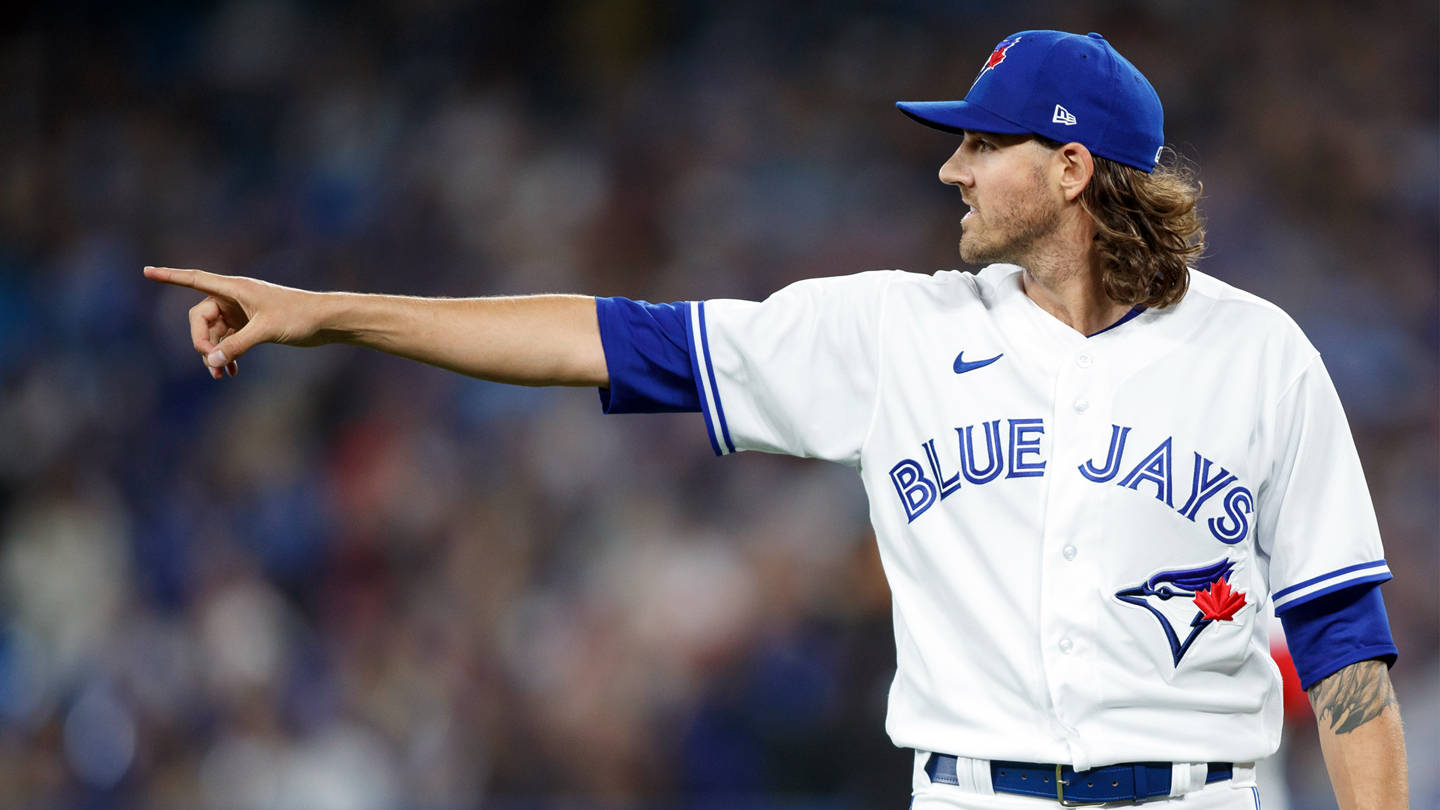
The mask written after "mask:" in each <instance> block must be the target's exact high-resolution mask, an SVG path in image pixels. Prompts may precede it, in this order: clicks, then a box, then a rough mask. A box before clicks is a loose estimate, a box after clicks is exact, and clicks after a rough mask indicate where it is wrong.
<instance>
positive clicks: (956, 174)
mask: <svg viewBox="0 0 1440 810" xmlns="http://www.w3.org/2000/svg"><path fill="white" fill-rule="evenodd" d="M963 152H964V147H963V146H962V147H961V148H959V149H956V150H955V154H953V155H951V156H950V159H949V160H947V161H945V162H944V163H943V164H941V166H940V182H942V183H944V184H945V185H947V186H968V185H970V184H971V183H972V182H973V180H974V178H973V177H971V176H970V169H969V166H967V165H966V163H965V157H964V155H963Z"/></svg>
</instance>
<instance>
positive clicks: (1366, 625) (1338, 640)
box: [1280, 584, 1399, 691]
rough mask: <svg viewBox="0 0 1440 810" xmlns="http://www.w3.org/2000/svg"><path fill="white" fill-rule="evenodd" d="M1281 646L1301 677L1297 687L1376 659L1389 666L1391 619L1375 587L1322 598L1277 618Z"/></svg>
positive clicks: (1391, 658) (1307, 686) (1392, 646)
mask: <svg viewBox="0 0 1440 810" xmlns="http://www.w3.org/2000/svg"><path fill="white" fill-rule="evenodd" d="M1280 623H1281V624H1282V625H1284V627H1285V643H1286V645H1287V646H1288V647H1289V648H1290V657H1291V658H1292V659H1294V661H1295V671H1296V672H1298V673H1299V674H1300V688H1302V689H1305V690H1307V691H1308V690H1309V689H1310V687H1312V686H1314V685H1315V683H1316V682H1317V681H1319V680H1320V679H1322V678H1324V677H1326V676H1328V675H1332V674H1334V673H1335V672H1337V671H1339V670H1340V669H1343V668H1344V667H1347V666H1350V665H1351V664H1355V663H1359V662H1360V661H1368V660H1370V659H1372V658H1378V659H1380V660H1382V661H1384V662H1385V663H1386V665H1387V666H1388V665H1393V664H1394V663H1395V659H1396V658H1397V657H1398V655H1399V653H1398V651H1397V650H1396V649H1395V642H1394V641H1393V640H1392V639H1391V637H1390V620H1389V617H1388V616H1386V614H1385V600H1384V599H1383V598H1381V596H1380V586H1379V585H1378V584H1371V585H1362V586H1357V587H1353V588H1347V589H1345V590H1343V591H1337V592H1335V593H1332V594H1327V595H1325V596H1322V597H1320V598H1318V599H1312V600H1310V601H1308V602H1305V603H1304V604H1300V605H1296V606H1295V607H1294V608H1292V609H1291V610H1288V611H1286V612H1285V613H1282V614H1280Z"/></svg>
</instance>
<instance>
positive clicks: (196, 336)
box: [145, 267, 325, 380]
mask: <svg viewBox="0 0 1440 810" xmlns="http://www.w3.org/2000/svg"><path fill="white" fill-rule="evenodd" d="M145 277H146V278H148V279H150V280H152V281H159V282H162V283H165V284H174V285H176V286H179V287H191V288H193V289H196V290H199V291H200V292H203V293H206V294H207V295H206V298H205V300H203V301H201V302H200V303H198V304H196V305H195V306H194V307H191V309H190V339H191V342H193V343H194V344H195V351H197V352H199V353H200V356H201V357H202V358H204V361H205V367H206V369H207V370H209V372H210V376H211V377H214V378H215V379H217V380H218V379H220V376H221V371H222V370H223V371H224V373H225V374H228V375H230V376H231V377H233V376H235V375H236V374H238V373H240V367H239V365H238V364H237V363H236V362H235V361H236V360H238V359H239V358H240V355H242V354H244V353H245V352H247V351H249V350H250V349H251V348H252V347H254V346H258V345H259V344H261V343H284V344H288V345H291V346H315V345H319V344H320V343H323V342H325V341H324V340H322V339H320V338H319V332H320V318H319V312H318V307H317V306H315V305H314V299H315V298H316V297H317V295H316V294H315V293H311V292H307V291H305V290H296V289H292V288H290V287H281V286H279V285H278V284H269V283H267V282H264V281H257V280H256V279H253V278H242V277H240V276H222V275H217V274H215V273H207V272H205V271H203V270H176V269H174V268H170V267H146V268H145Z"/></svg>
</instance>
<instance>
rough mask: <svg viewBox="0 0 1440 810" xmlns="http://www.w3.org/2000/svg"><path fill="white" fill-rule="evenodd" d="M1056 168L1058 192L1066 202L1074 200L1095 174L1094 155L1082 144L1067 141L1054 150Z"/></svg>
mask: <svg viewBox="0 0 1440 810" xmlns="http://www.w3.org/2000/svg"><path fill="white" fill-rule="evenodd" d="M1055 160H1056V162H1057V165H1056V168H1057V169H1058V170H1059V173H1060V193H1061V194H1064V195H1065V201H1066V202H1074V201H1075V198H1077V197H1079V196H1080V192H1082V191H1084V190H1085V187H1086V186H1088V185H1090V178H1092V177H1094V176H1095V157H1094V156H1093V155H1091V154H1090V150H1089V149H1086V148H1085V145H1084V144H1080V143H1074V142H1071V143H1067V144H1065V145H1064V146H1062V147H1060V148H1059V149H1057V150H1055Z"/></svg>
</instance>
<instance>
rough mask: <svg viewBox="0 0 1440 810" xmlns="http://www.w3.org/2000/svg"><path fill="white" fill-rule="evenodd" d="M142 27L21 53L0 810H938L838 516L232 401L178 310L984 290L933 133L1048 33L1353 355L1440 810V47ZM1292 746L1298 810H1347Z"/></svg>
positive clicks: (47, 34) (13, 175) (651, 444)
mask: <svg viewBox="0 0 1440 810" xmlns="http://www.w3.org/2000/svg"><path fill="white" fill-rule="evenodd" d="M122 5H123V4H114V3H101V2H91V3H85V2H79V3H77V2H65V1H64V0H57V2H51V3H47V4H44V5H42V6H38V7H33V8H30V9H28V10H27V11H25V12H23V13H22V14H21V15H20V16H19V17H17V18H12V21H11V22H10V23H9V24H7V26H6V28H5V29H4V31H3V33H0V91H3V92H0V806H3V807H27V808H87V807H94V808H101V807H104V808H109V807H117V808H137V809H143V810H152V809H153V810H169V809H171V808H202V807H203V808H224V809H225V810H231V809H233V810H250V809H252V808H255V809H257V810H258V809H260V808H316V809H318V810H390V809H391V808H417V809H419V808H426V809H433V810H459V809H460V808H481V807H485V808H529V807H536V808H539V807H582V808H680V807H687V808H688V807H716V808H722V807H723V808H732V807H754V808H764V807H788V808H817V809H818V808H827V809H837V810H838V809H841V808H903V807H905V806H906V805H907V804H908V791H909V773H910V758H909V756H908V755H907V754H905V753H904V752H899V751H896V750H894V749H893V748H891V747H890V744H889V742H888V740H887V738H886V737H885V735H884V733H883V713H884V699H885V692H886V689H887V687H888V683H889V678H890V675H891V673H892V668H893V665H894V646H893V640H892V636H891V626H890V615H889V594H888V591H887V589H886V586H885V583H884V580H883V577H882V575H881V573H880V571H879V566H878V561H877V558H876V555H875V551H874V548H873V543H874V541H873V538H872V537H871V535H870V530H869V527H868V525H867V522H866V509H865V505H864V503H863V494H862V492H861V490H860V487H859V485H858V482H857V481H856V480H855V479H854V477H853V476H852V475H851V474H850V473H849V472H848V471H846V470H842V469H839V468H831V467H827V466H824V465H819V464H805V463H800V462H793V461H790V460H786V459H778V458H772V457H763V456H755V455H747V456H745V457H741V458H735V459H728V458H727V459H724V460H716V459H714V458H713V457H712V456H711V452H710V450H709V447H708V442H707V440H706V438H705V431H704V428H703V425H702V423H701V421H700V418H699V417H698V416H695V415H682V416H663V417H608V418H607V417H602V416H601V415H600V413H599V408H598V402H597V399H596V396H595V394H594V392H592V391H585V390H530V389H509V388H505V387H502V386H497V385H491V384H486V383H481V382H476V381H472V380H468V379H465V378H461V377H458V376H454V375H450V374H447V373H444V372H441V371H438V370H435V369H432V368H428V367H424V366H419V365H413V364H407V363H404V362H402V361H399V360H396V359H394V358H391V357H388V356H384V355H379V354H374V353H366V352H363V351H360V350H355V349H350V348H348V347H331V348H326V349H320V350H293V349H278V348H274V347H262V348H261V349H259V350H257V351H255V352H253V353H252V354H250V355H249V356H247V357H246V358H245V359H244V361H243V362H242V373H241V376H240V377H239V378H237V379H235V380H226V381H223V382H215V381H213V380H211V379H210V377H209V376H208V375H207V374H206V373H205V371H204V369H203V368H202V366H201V364H200V361H199V359H198V357H197V356H196V355H195V354H194V353H193V351H192V350H191V348H190V341H189V338H188V331H187V328H186V326H185V312H186V310H187V309H188V308H189V307H190V306H191V305H192V304H193V303H194V302H195V300H196V298H197V296H195V295H193V294H188V291H184V290H175V289H170V288H163V287H160V286H156V285H151V284H149V283H147V282H144V281H143V280H142V278H141V275H140V269H141V267H142V266H143V265H145V264H165V265H170V266H179V267H202V268H206V269H210V270H214V271H217V272H226V273H238V274H246V275H254V276H258V277H261V278H265V279H268V280H271V281H275V282H279V283H282V284H291V285H299V286H306V287H312V288H320V289H345V290H358V291H369V292H395V293H409V294H417V295H448V296H469V295H484V294H500V293H521V292H585V293H594V294H600V295H629V296H632V297H636V298H646V299H649V300H676V299H695V298H704V297H712V296H725V297H763V296H764V295H766V294H768V293H769V292H770V291H772V290H774V289H776V288H778V287H780V286H782V285H784V284H786V283H788V282H790V281H793V280H795V279H798V278H802V277H806V276H812V275H835V274H844V273H850V272H854V271H859V270H866V269H873V268H889V267H901V268H906V269H910V270H917V271H923V272H930V271H932V270H935V269H940V268H948V267H953V266H955V265H956V262H957V261H958V259H957V258H956V250H955V243H956V240H957V239H958V235H959V224H958V221H959V216H960V214H961V210H960V205H959V201H958V199H957V198H956V197H955V196H954V193H953V191H949V190H947V189H945V188H943V187H942V186H941V185H940V184H939V183H938V182H937V181H936V180H935V171H936V170H937V168H938V166H939V164H940V162H941V161H942V160H943V159H944V158H945V157H946V156H947V155H948V153H949V151H950V150H951V149H952V147H953V140H952V139H951V138H949V137H947V136H945V135H942V134H939V133H935V132H932V131H929V130H925V129H923V128H921V127H919V126H916V125H915V124H913V123H912V122H910V121H908V120H906V119H905V118H904V117H903V116H901V115H900V114H899V113H897V112H896V111H895V110H894V109H893V107H892V103H893V102H894V101H895V100H896V99H900V98H920V99H923V98H946V97H955V96H958V95H961V94H963V93H964V91H965V90H966V88H967V87H968V86H969V83H970V81H971V79H972V78H973V76H974V75H975V72H976V70H977V69H978V67H979V65H980V64H981V63H982V61H983V60H984V58H985V55H986V54H987V53H988V52H989V50H990V48H991V47H992V46H993V44H994V43H995V42H996V41H997V40H999V39H1000V38H1001V37H1003V36H1005V35H1006V34H1009V33H1011V32H1013V31H1015V30H1020V29H1023V28H1032V27H1055V28H1062V29H1067V30H1072V31H1078V32H1085V31H1091V30H1098V31H1101V32H1103V33H1105V34H1106V35H1107V37H1108V38H1109V39H1110V40H1111V41H1112V42H1113V43H1114V44H1115V45H1116V46H1117V47H1118V48H1119V49H1120V50H1121V52H1122V53H1124V54H1126V55H1127V56H1128V57H1129V58H1130V59H1131V60H1132V61H1133V62H1134V63H1135V64H1136V65H1138V66H1139V67H1140V68H1141V70H1143V71H1144V72H1145V73H1146V74H1147V75H1148V76H1149V77H1150V79H1151V80H1152V81H1153V83H1154V84H1155V85H1156V87H1157V88H1158V90H1159V92H1160V95H1161V97H1162V98H1163V99H1164V100H1165V103H1166V112H1167V121H1166V129H1167V134H1168V137H1169V141H1170V143H1171V144H1173V145H1174V146H1175V147H1176V148H1177V149H1178V150H1179V151H1180V152H1181V153H1182V154H1183V155H1185V156H1186V157H1187V158H1189V159H1191V160H1193V161H1195V162H1196V163H1197V164H1198V166H1199V167H1200V172H1201V178H1202V179H1203V181H1204V185H1205V201H1204V211H1205V213H1206V214H1207V217H1208V221H1209V237H1210V248H1209V251H1208V255H1207V256H1206V257H1205V258H1204V259H1203V260H1202V262H1201V264H1200V267H1202V268H1203V269H1204V270H1206V271H1207V272H1209V273H1211V274H1214V275H1217V276H1219V277H1220V278H1222V279H1224V280H1227V281H1229V282H1232V283H1234V284H1237V285H1239V286H1241V287H1244V288H1246V289H1249V290H1251V291H1253V292H1256V293H1258V294H1260V295H1262V296H1265V297H1267V298H1269V299H1271V300H1273V301H1275V302H1276V303H1278V304H1280V305H1281V306H1282V307H1284V308H1285V309H1286V310H1288V311H1289V312H1290V313H1291V314H1292V315H1293V316H1294V317H1295V318H1296V319H1297V320H1298V321H1299V322H1300V324H1301V325H1302V326H1303V327H1304V328H1305V329H1306V331H1307V333H1308V334H1309V335H1310V337H1311V339H1312V340H1313V341H1314V343H1315V344H1316V345H1317V346H1318V347H1319V348H1320V350H1321V351H1322V352H1323V353H1324V356H1325V359H1326V363H1327V365H1328V367H1329V369H1330V371H1331V373H1332V375H1333V376H1334V379H1335V382H1336V384H1337V386H1338V387H1339V390H1340V394H1341V397H1342V398H1343V400H1344V403H1345V406H1346V410H1347V413H1348V414H1349V416H1350V419H1351V424H1352V427H1353V429H1354V432H1355V438H1356V442H1357V444H1358V445H1359V449H1360V454H1361V456H1362V459H1363V461H1364V464H1365V468H1366V472H1367V474H1368V476H1369V482H1370V487H1371V492H1372V494H1373V496H1374V499H1375V503H1376V507H1377V509H1378V511H1379V517H1380V523H1381V528H1382V530H1383V533H1384V538H1385V543H1386V551H1387V554H1388V558H1389V561H1390V565H1391V567H1392V568H1393V569H1394V571H1395V572H1396V578H1395V580H1394V581H1393V582H1392V583H1391V584H1389V585H1387V586H1386V587H1385V596H1386V599H1387V602H1388V604H1389V607H1390V616H1391V620H1392V623H1393V626H1394V631H1395V636H1396V639H1397V642H1398V643H1399V646H1400V649H1401V658H1400V662H1399V665H1398V666H1397V667H1396V669H1395V670H1394V672H1393V677H1394V681H1395V684H1396V688H1397V690H1398V692H1399V695H1400V700H1401V704H1402V707H1403V709H1404V712H1405V716H1406V719H1407V721H1408V739H1409V750H1410V757H1411V762H1412V766H1411V775H1412V779H1413V791H1414V800H1415V804H1414V806H1416V807H1437V806H1440V782H1437V775H1436V772H1435V771H1436V769H1435V768H1434V763H1435V762H1437V761H1440V676H1437V673H1440V605H1437V589H1436V587H1435V586H1436V583H1437V581H1440V542H1437V526H1440V472H1437V469H1440V430H1437V429H1440V423H1437V401H1440V386H1437V354H1440V328H1437V323H1440V299H1437V285H1436V280H1437V269H1440V256H1437V252H1440V205H1437V202H1440V170H1437V162H1440V135H1437V130H1440V113H1437V95H1440V91H1437V84H1440V71H1437V41H1440V30H1437V10H1436V6H1435V4H1434V3H1420V2H1412V3H1386V4H1373V5H1372V4H1368V3H1359V2H1333V3H1324V4H1321V3H1301V2H1286V1H1285V0H1258V1H1257V2H1239V1H1238V0H1221V1H1220V2H1207V3H1190V2H1181V1H1180V0H1157V1H1156V2H1149V3H1141V2H1109V3H1103V2H1035V3H1010V2H1000V1H999V0H996V1H995V2H965V3H960V2H951V3H925V2H919V0H910V1H909V2H890V3H879V2H858V1H857V0H831V1H830V2H804V1H801V0H795V1H794V2H788V3H783V4H776V3H766V2H756V1H755V0H726V1H725V2H718V1H714V2H686V3H672V2H661V1H660V0H571V1H570V2H558V1H555V0H523V1H512V2H489V3H462V2H455V1H454V0H392V1H391V2H371V3H364V4H359V5H350V4H340V3H327V2H287V1H286V0H230V2H224V3H218V4H216V3H189V2H171V3H155V4H147V5H140V6H131V7H122ZM1194 395H1196V396H1204V392H1203V391H1196V392H1194ZM1296 708H1297V711H1295V712H1294V713H1292V714H1291V715H1290V716H1289V718H1288V720H1287V726H1288V728H1287V735H1286V739H1287V742H1286V746H1285V749H1284V752H1283V761H1280V762H1279V763H1278V770H1279V773H1280V774H1281V779H1282V780H1285V781H1288V784H1289V787H1288V791H1285V790H1279V789H1277V790H1276V791H1275V793H1274V794H1273V795H1274V803H1267V807H1280V806H1283V803H1282V801H1281V799H1282V798H1283V797H1284V795H1285V794H1286V793H1287V792H1288V798H1289V805H1290V806H1291V807H1296V808H1309V807H1316V808H1324V807H1329V806H1332V805H1333V802H1332V800H1331V799H1330V798H1329V796H1328V787H1327V783H1326V780H1325V777H1324V774H1323V770H1322V766H1321V764H1320V761H1319V759H1318V752H1317V745H1316V742H1315V735H1314V731H1313V721H1312V720H1311V719H1310V717H1309V713H1308V707H1306V706H1305V705H1304V704H1303V701H1302V702H1301V703H1300V704H1298V705H1297V706H1296ZM1426 763H1429V764H1428V765H1427V764H1426Z"/></svg>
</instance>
